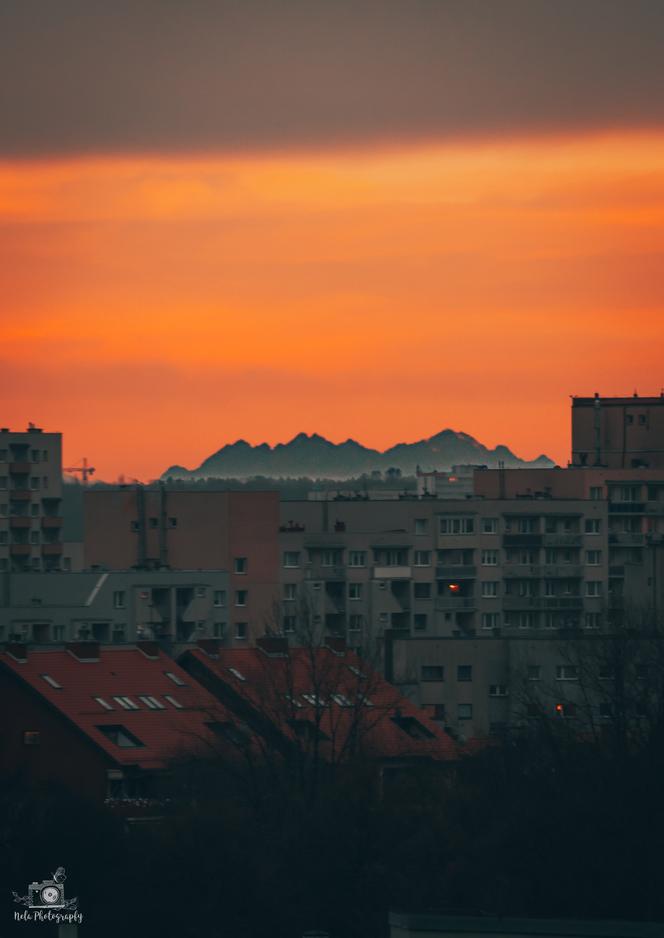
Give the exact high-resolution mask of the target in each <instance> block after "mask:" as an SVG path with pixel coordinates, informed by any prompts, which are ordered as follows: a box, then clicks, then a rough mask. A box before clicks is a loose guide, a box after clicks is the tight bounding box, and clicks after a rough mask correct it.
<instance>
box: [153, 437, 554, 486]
mask: <svg viewBox="0 0 664 938" xmlns="http://www.w3.org/2000/svg"><path fill="white" fill-rule="evenodd" d="M500 462H502V463H503V464H504V465H505V467H506V468H526V467H530V468H536V469H545V468H548V467H551V466H553V465H554V463H553V461H552V460H551V459H549V458H548V457H547V456H543V455H542V456H538V457H537V459H533V460H530V461H528V460H522V459H519V457H518V456H515V455H514V453H512V451H511V450H509V449H508V448H507V447H506V446H502V445H499V446H496V448H495V449H488V448H487V447H486V446H484V445H483V444H482V443H480V442H478V440H476V439H474V438H473V437H472V436H469V435H468V434H467V433H459V432H457V431H456V430H442V431H441V432H440V433H437V434H436V435H435V436H431V437H429V438H428V439H426V440H419V441H417V442H415V443H397V444H396V445H395V446H391V447H390V448H389V449H386V450H385V451H384V452H380V450H376V449H370V448H368V447H366V446H362V444H361V443H357V442H356V441H355V440H346V441H345V443H331V442H330V441H329V440H326V439H325V438H324V437H322V436H319V435H318V434H317V433H313V434H312V435H311V436H308V435H307V434H306V433H298V435H297V436H296V437H294V438H293V439H292V440H291V441H290V442H289V443H277V444H276V446H269V445H268V444H267V443H261V444H259V445H258V446H252V445H251V444H250V443H247V442H246V441H245V440H237V442H235V443H230V444H228V445H226V446H222V448H221V449H220V450H217V452H216V453H213V454H212V455H211V456H208V458H207V459H205V460H203V462H202V463H201V464H200V466H198V468H195V469H185V468H184V467H183V466H177V465H175V466H171V467H170V468H169V469H167V470H166V471H165V472H164V473H163V475H162V476H161V478H162V479H166V478H169V477H172V478H181V479H206V478H237V479H243V478H252V477H253V476H272V477H274V478H299V477H302V476H309V477H310V478H327V479H347V478H352V477H353V476H360V475H362V474H363V473H370V472H372V471H374V470H381V471H385V470H386V469H390V468H396V469H400V470H401V472H402V473H403V474H404V475H414V474H415V471H416V468H417V466H419V467H420V468H421V469H422V470H425V471H430V470H432V469H442V470H446V469H451V467H452V466H453V465H459V464H464V463H470V464H479V465H486V466H489V467H490V468H495V467H497V466H498V464H499V463H500Z"/></svg>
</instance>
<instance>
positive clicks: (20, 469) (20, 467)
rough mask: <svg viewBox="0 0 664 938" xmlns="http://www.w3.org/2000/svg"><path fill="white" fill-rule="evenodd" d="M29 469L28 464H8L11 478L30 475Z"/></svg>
mask: <svg viewBox="0 0 664 938" xmlns="http://www.w3.org/2000/svg"><path fill="white" fill-rule="evenodd" d="M31 468H32V467H31V465H30V463H29V462H11V463H10V464H9V471H10V473H11V474H12V475H13V476H27V475H30V470H31Z"/></svg>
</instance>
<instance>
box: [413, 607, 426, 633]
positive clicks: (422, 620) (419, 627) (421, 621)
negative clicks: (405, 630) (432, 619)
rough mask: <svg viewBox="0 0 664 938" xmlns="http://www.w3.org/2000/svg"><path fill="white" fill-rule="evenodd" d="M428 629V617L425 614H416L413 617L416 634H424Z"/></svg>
mask: <svg viewBox="0 0 664 938" xmlns="http://www.w3.org/2000/svg"><path fill="white" fill-rule="evenodd" d="M426 627H427V615H426V613H424V612H416V613H415V615H414V616H413V628H414V629H415V631H416V632H424V631H425V630H426Z"/></svg>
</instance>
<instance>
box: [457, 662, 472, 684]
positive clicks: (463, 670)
mask: <svg viewBox="0 0 664 938" xmlns="http://www.w3.org/2000/svg"><path fill="white" fill-rule="evenodd" d="M472 679H473V666H472V664H460V665H457V681H472Z"/></svg>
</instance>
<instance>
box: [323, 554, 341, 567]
mask: <svg viewBox="0 0 664 938" xmlns="http://www.w3.org/2000/svg"><path fill="white" fill-rule="evenodd" d="M342 562H343V551H341V550H323V551H321V556H320V563H321V567H337V566H339V565H340V564H341V563H342Z"/></svg>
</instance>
